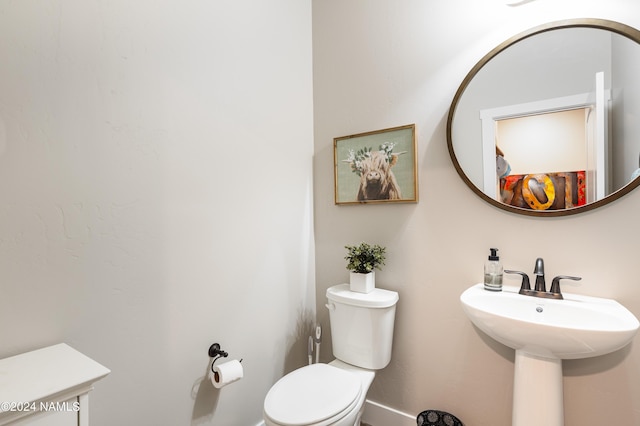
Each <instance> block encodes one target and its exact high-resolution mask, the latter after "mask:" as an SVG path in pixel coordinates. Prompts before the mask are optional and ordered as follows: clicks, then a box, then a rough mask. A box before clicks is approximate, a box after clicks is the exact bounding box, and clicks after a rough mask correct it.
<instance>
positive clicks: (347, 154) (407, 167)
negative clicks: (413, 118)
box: [333, 124, 418, 204]
mask: <svg viewBox="0 0 640 426" xmlns="http://www.w3.org/2000/svg"><path fill="white" fill-rule="evenodd" d="M417 158H418V156H417V147H416V126H415V124H408V125H405V126H399V127H392V128H389V129H383V130H375V131H372V132H366V133H358V134H355V135H349V136H341V137H337V138H334V139H333V163H334V179H335V186H334V196H335V203H336V204H369V203H417V202H418V160H417Z"/></svg>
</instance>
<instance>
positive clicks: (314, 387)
mask: <svg viewBox="0 0 640 426" xmlns="http://www.w3.org/2000/svg"><path fill="white" fill-rule="evenodd" d="M374 376H375V372H374V371H372V370H367V369H363V368H358V367H355V366H352V365H349V364H346V363H343V362H341V361H339V360H334V361H332V362H330V363H329V364H311V365H308V366H306V367H302V368H299V369H297V370H295V371H293V372H291V373H289V374H287V375H286V376H284V377H283V378H281V379H280V380H278V382H277V383H276V384H275V385H273V387H272V388H271V390H269V393H268V394H267V397H266V398H265V402H264V413H263V418H264V421H265V424H266V425H267V426H293V425H296V426H302V425H304V426H354V425H355V424H358V423H359V422H360V417H361V416H362V411H363V408H364V401H365V397H366V395H367V391H368V390H369V386H370V385H371V382H373V378H374Z"/></svg>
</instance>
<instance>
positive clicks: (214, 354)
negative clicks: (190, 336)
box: [209, 343, 242, 373]
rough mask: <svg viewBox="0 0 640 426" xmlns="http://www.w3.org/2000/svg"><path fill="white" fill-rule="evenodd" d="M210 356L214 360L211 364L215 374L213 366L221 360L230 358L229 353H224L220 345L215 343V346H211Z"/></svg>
mask: <svg viewBox="0 0 640 426" xmlns="http://www.w3.org/2000/svg"><path fill="white" fill-rule="evenodd" d="M209 356H210V357H211V358H213V361H212V362H211V372H214V371H213V364H215V362H216V361H217V360H219V359H220V358H226V357H228V356H229V353H228V352H226V351H223V350H222V348H221V347H220V344H219V343H214V344H213V345H211V346H209ZM240 362H242V358H241V359H240ZM214 373H215V372H214Z"/></svg>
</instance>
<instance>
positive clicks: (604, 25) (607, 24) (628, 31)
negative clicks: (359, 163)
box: [447, 19, 640, 217]
mask: <svg viewBox="0 0 640 426" xmlns="http://www.w3.org/2000/svg"><path fill="white" fill-rule="evenodd" d="M566 28H594V29H600V30H607V31H611V32H613V33H616V34H619V35H621V36H624V37H626V38H628V39H630V40H632V41H634V42H636V43H638V44H639V45H640V31H639V30H637V29H635V28H633V27H630V26H628V25H625V24H621V23H619V22H615V21H608V20H604V19H569V20H563V21H556V22H551V23H548V24H543V25H540V26H537V27H534V28H532V29H529V30H527V31H524V32H522V33H520V34H518V35H515V36H514V37H511V38H510V39H508V40H506V41H505V42H503V43H502V44H500V45H498V46H497V47H495V48H494V49H493V50H491V51H490V52H489V53H487V54H486V55H485V56H484V57H483V58H482V59H480V61H479V62H478V63H477V64H476V65H475V66H474V67H473V68H472V69H471V71H469V73H468V74H467V76H466V77H465V78H464V80H463V81H462V84H461V85H460V87H459V88H458V90H457V92H456V94H455V96H454V98H453V101H452V102H451V107H450V108H449V115H448V117H447V147H448V150H449V156H450V157H451V161H452V162H453V165H454V167H455V169H456V171H457V172H458V175H460V177H461V178H462V180H463V181H464V182H465V183H466V184H467V186H468V187H469V188H471V190H472V191H473V192H475V193H476V194H477V195H478V196H479V197H480V198H482V199H484V200H485V201H487V202H488V203H489V204H492V205H494V206H496V207H498V208H500V209H502V210H506V211H509V212H513V213H517V214H522V215H527V216H537V217H554V216H569V215H574V214H578V213H582V212H586V211H589V210H593V209H596V208H598V207H601V206H604V205H606V204H609V203H611V202H613V201H616V200H618V199H619V198H621V197H623V196H625V195H626V194H628V193H629V192H631V191H633V190H634V189H635V188H636V187H638V186H640V178H636V179H634V180H633V181H631V182H629V183H628V184H627V185H625V186H623V187H622V188H620V189H619V190H617V191H615V192H613V193H612V194H610V195H608V196H606V197H605V198H603V199H601V200H598V201H594V202H592V203H590V204H586V205H584V206H579V207H574V208H570V209H564V210H548V211H542V210H529V209H523V208H519V207H514V206H511V205H508V204H504V203H501V202H500V201H498V200H495V199H493V198H491V197H489V196H488V195H486V194H485V193H484V192H482V190H481V189H480V188H478V187H477V186H476V185H475V184H474V183H473V182H472V181H471V180H470V179H469V177H467V175H466V174H465V172H464V170H462V167H461V166H460V163H459V162H458V160H457V158H456V155H455V152H454V149H453V139H452V135H451V134H452V127H453V119H454V115H455V112H456V108H457V106H458V102H459V100H460V98H461V97H462V95H463V93H464V91H465V90H466V88H467V86H468V85H469V84H470V83H471V80H473V78H474V77H475V76H476V74H477V73H478V72H479V71H480V70H481V69H482V68H483V67H484V66H485V65H486V64H487V63H488V62H489V61H490V60H491V59H493V58H494V57H495V56H497V55H498V54H499V53H500V52H502V51H504V50H505V49H507V48H509V47H511V46H513V45H515V44H516V43H518V42H520V41H522V40H525V39H527V38H530V37H532V36H535V35H536V34H542V33H545V32H548V31H554V30H559V29H566Z"/></svg>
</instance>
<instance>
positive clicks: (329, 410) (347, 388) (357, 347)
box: [263, 284, 398, 426]
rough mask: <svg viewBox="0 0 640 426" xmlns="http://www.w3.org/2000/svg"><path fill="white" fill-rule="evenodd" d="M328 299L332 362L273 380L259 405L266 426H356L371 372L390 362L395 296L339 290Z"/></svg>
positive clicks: (339, 287)
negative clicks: (260, 405)
mask: <svg viewBox="0 0 640 426" xmlns="http://www.w3.org/2000/svg"><path fill="white" fill-rule="evenodd" d="M327 299H328V303H327V308H328V309H329V321H330V323H331V335H332V348H333V354H334V356H335V357H336V359H335V360H334V361H332V362H330V363H329V364H311V365H307V366H305V367H301V368H299V369H297V370H294V371H292V372H291V373H289V374H287V375H286V376H284V377H282V378H281V379H280V380H278V381H277V382H276V383H275V384H274V385H273V386H272V387H271V389H270V390H269V392H268V393H267V396H266V398H265V400H264V409H263V418H264V421H265V424H266V425H267V426H355V425H359V423H360V418H361V417H362V413H363V411H364V402H365V399H366V396H367V392H368V390H369V387H370V386H371V382H373V379H374V377H375V370H379V369H382V368H384V367H386V366H387V365H388V364H389V361H390V360H391V346H392V341H393V324H394V320H395V305H396V303H397V301H398V293H396V292H394V291H389V290H383V289H378V288H376V289H374V290H373V291H372V292H370V293H358V292H352V291H351V290H350V289H349V285H348V284H341V285H337V286H333V287H330V288H329V289H328V290H327Z"/></svg>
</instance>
